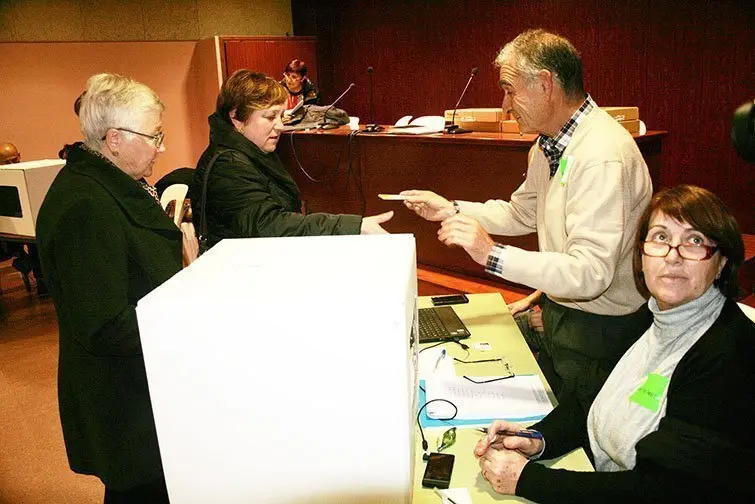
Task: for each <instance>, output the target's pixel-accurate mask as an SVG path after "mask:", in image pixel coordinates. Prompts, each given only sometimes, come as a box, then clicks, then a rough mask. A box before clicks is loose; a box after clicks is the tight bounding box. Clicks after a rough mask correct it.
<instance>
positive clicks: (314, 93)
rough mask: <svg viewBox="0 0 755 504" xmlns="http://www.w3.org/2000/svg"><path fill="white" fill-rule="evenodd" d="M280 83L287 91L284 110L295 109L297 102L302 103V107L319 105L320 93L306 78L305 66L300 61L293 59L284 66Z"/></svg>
mask: <svg viewBox="0 0 755 504" xmlns="http://www.w3.org/2000/svg"><path fill="white" fill-rule="evenodd" d="M280 83H281V84H283V87H285V88H286V91H288V100H287V101H286V110H291V109H292V108H294V107H296V105H298V104H299V102H304V105H319V104H320V92H319V91H318V90H317V87H316V86H315V84H314V83H313V82H312V81H311V80H309V78H308V77H307V64H306V63H305V62H303V61H302V60H300V59H295V60H293V61H291V63H289V64H288V65H286V68H285V69H284V70H283V80H282V81H280Z"/></svg>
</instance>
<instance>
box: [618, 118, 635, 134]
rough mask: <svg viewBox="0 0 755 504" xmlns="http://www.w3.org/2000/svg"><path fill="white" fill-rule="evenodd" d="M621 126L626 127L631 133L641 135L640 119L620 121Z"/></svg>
mask: <svg viewBox="0 0 755 504" xmlns="http://www.w3.org/2000/svg"><path fill="white" fill-rule="evenodd" d="M619 124H621V125H622V126H624V128H626V130H627V131H628V132H630V133H639V132H640V121H639V119H638V120H636V121H619Z"/></svg>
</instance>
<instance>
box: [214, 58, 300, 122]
mask: <svg viewBox="0 0 755 504" xmlns="http://www.w3.org/2000/svg"><path fill="white" fill-rule="evenodd" d="M287 99H288V91H286V88H284V87H283V85H281V83H279V82H278V81H277V80H275V79H271V78H270V77H268V76H266V75H265V74H262V73H257V72H252V71H251V70H247V69H241V70H236V71H235V72H233V74H232V75H231V76H230V77H228V80H226V81H225V82H224V83H223V87H221V88H220V93H219V94H218V101H217V104H216V107H215V110H216V111H217V112H218V113H219V114H220V116H221V117H222V118H223V120H225V121H226V122H229V123H230V122H231V111H232V110H236V120H238V121H241V122H246V120H247V119H248V118H249V116H250V115H251V113H252V112H254V111H255V110H262V109H266V108H270V107H272V106H273V105H280V104H282V103H285V101H286V100H287Z"/></svg>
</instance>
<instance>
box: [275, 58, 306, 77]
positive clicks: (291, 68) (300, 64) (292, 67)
mask: <svg viewBox="0 0 755 504" xmlns="http://www.w3.org/2000/svg"><path fill="white" fill-rule="evenodd" d="M279 68H280V67H279ZM283 73H284V74H289V73H295V74H299V75H300V76H301V77H306V76H307V64H306V63H305V62H304V61H303V60H300V59H295V60H292V61H291V63H289V64H288V65H286V68H285V69H283Z"/></svg>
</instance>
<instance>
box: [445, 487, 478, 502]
mask: <svg viewBox="0 0 755 504" xmlns="http://www.w3.org/2000/svg"><path fill="white" fill-rule="evenodd" d="M436 493H438V494H440V495H441V496H442V497H443V504H450V503H451V501H449V500H448V499H449V498H450V499H452V500H453V501H454V502H455V503H456V504H472V497H470V495H469V490H467V489H466V488H463V487H462V488H448V489H446V490H438V489H436Z"/></svg>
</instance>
